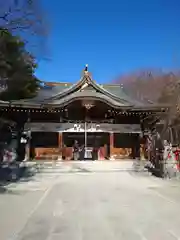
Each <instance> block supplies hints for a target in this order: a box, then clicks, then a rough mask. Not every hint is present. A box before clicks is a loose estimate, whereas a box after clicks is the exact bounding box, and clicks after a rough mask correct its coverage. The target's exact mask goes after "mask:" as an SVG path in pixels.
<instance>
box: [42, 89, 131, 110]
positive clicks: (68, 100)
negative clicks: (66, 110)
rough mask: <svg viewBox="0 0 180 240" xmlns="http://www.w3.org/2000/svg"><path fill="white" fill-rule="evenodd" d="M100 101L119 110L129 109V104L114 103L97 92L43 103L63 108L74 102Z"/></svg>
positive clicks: (82, 93) (82, 92)
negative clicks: (125, 107)
mask: <svg viewBox="0 0 180 240" xmlns="http://www.w3.org/2000/svg"><path fill="white" fill-rule="evenodd" d="M83 99H87V100H100V101H102V102H105V103H107V104H108V105H110V106H112V107H115V108H121V107H123V106H128V107H131V105H130V104H127V103H126V102H124V101H116V100H115V99H112V98H110V97H109V96H107V95H104V94H102V93H99V92H86V91H79V92H75V93H73V94H70V95H66V96H65V97H64V98H61V99H52V100H51V101H45V102H44V104H48V105H54V106H58V107H61V106H65V105H67V104H69V103H71V102H73V101H75V100H83Z"/></svg>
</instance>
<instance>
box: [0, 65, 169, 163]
mask: <svg viewBox="0 0 180 240" xmlns="http://www.w3.org/2000/svg"><path fill="white" fill-rule="evenodd" d="M162 111H166V108H165V107H163V106H159V105H157V104H153V103H150V102H148V101H146V102H145V101H138V100H135V99H134V98H132V97H131V96H130V95H129V94H127V93H126V92H125V91H124V89H123V87H122V85H120V84H98V83H97V82H95V81H94V80H93V79H92V77H91V74H90V73H89V72H88V69H87V67H86V68H85V69H84V71H83V74H82V77H81V79H80V80H79V81H77V82H76V83H75V84H72V83H53V82H45V83H44V86H42V87H41V88H40V89H39V92H38V94H37V96H36V97H35V98H33V99H26V100H18V101H11V102H3V101H1V102H0V114H1V116H4V117H6V118H8V119H11V120H13V121H15V122H16V123H17V125H18V126H21V127H23V130H24V131H28V132H29V134H30V136H31V137H30V139H31V140H30V143H29V149H30V155H33V156H34V157H35V158H36V159H49V158H54V159H59V158H62V156H63V159H64V160H71V159H72V158H73V151H72V146H73V144H74V141H75V140H77V141H78V144H79V145H80V146H83V145H84V146H85V149H86V150H87V152H88V153H89V155H88V154H86V156H85V158H87V159H91V154H90V152H91V151H92V148H93V147H94V144H96V146H98V148H99V150H100V151H99V152H100V154H99V155H98V159H99V160H104V159H124V158H127V159H129V158H135V157H139V153H140V144H141V141H142V136H143V135H144V132H145V131H148V129H150V124H151V123H152V122H153V120H154V116H155V115H156V113H158V112H162Z"/></svg>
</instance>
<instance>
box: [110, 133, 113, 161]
mask: <svg viewBox="0 0 180 240" xmlns="http://www.w3.org/2000/svg"><path fill="white" fill-rule="evenodd" d="M109 137H110V160H113V149H114V133H113V132H111V133H110V134H109Z"/></svg>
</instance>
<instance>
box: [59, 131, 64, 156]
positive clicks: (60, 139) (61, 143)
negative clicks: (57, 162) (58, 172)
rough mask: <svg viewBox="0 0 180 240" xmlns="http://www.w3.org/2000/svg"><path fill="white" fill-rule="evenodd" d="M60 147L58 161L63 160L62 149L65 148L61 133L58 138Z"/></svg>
mask: <svg viewBox="0 0 180 240" xmlns="http://www.w3.org/2000/svg"><path fill="white" fill-rule="evenodd" d="M58 137H59V138H58V147H59V156H58V159H62V148H63V146H62V145H63V142H62V133H61V132H59V136H58Z"/></svg>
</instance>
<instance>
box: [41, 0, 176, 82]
mask: <svg viewBox="0 0 180 240" xmlns="http://www.w3.org/2000/svg"><path fill="white" fill-rule="evenodd" d="M42 2H43V4H44V8H45V10H46V11H47V15H48V20H49V22H50V25H51V31H50V35H49V39H48V48H49V58H50V61H47V62H46V61H41V62H40V63H39V68H38V70H37V76H38V77H39V78H40V79H42V80H45V81H63V82H75V81H77V80H79V78H80V74H81V71H82V69H83V67H84V65H85V64H86V63H88V64H89V71H90V72H92V75H93V78H94V79H95V80H96V81H98V82H111V81H113V80H114V79H115V78H117V77H118V76H119V75H121V74H124V73H128V72H133V71H134V70H139V69H142V68H162V69H165V70H168V69H172V68H178V67H180V1H179V0H111V1H109V0H106V1H102V0H100V1H98V0H96V1H95V0H90V1H82V0H66V1H64V0H52V1H49V0H42Z"/></svg>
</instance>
